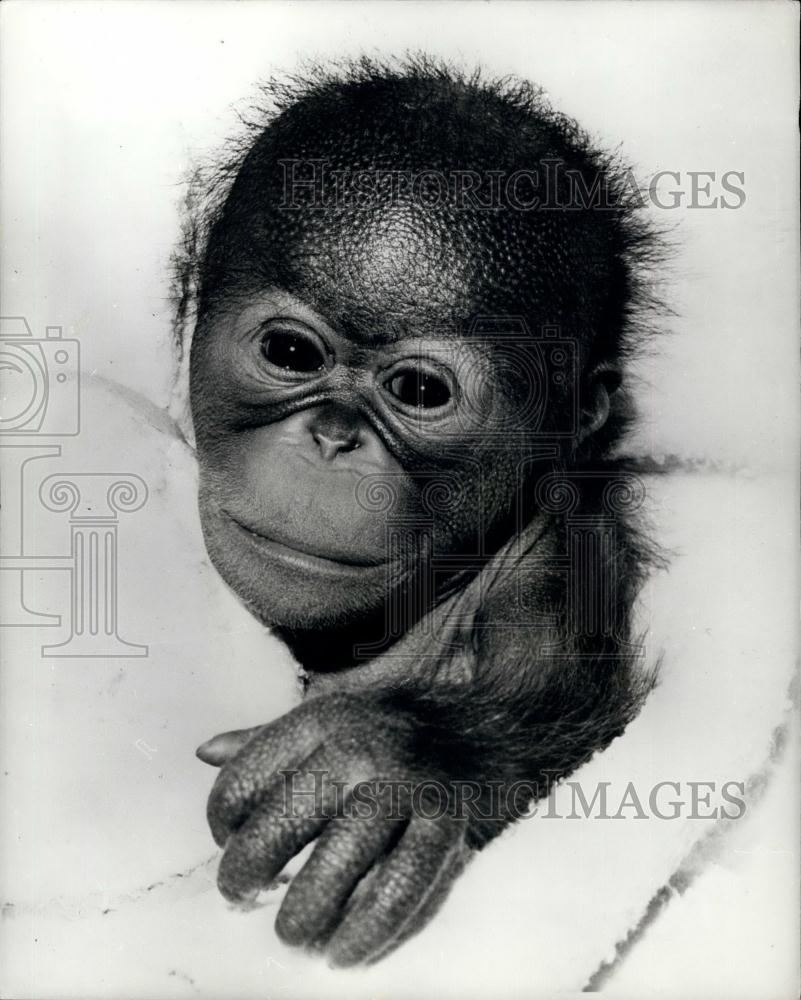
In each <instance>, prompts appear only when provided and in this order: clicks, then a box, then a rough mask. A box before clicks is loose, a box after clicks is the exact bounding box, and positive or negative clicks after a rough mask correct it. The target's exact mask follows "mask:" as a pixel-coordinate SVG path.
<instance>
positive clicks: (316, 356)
mask: <svg viewBox="0 0 801 1000" xmlns="http://www.w3.org/2000/svg"><path fill="white" fill-rule="evenodd" d="M261 353H262V354H263V355H264V357H265V359H266V360H267V361H269V363H270V364H271V365H273V366H274V367H275V368H280V369H281V370H282V371H285V372H298V373H300V374H308V373H309V372H319V371H322V370H323V368H325V355H324V354H323V351H322V349H321V348H320V347H319V346H318V344H316V343H315V342H314V341H313V340H312V339H311V337H307V336H305V335H304V334H302V333H297V332H296V331H294V330H291V331H290V330H272V331H270V332H269V333H267V334H265V336H264V337H263V338H262V342H261Z"/></svg>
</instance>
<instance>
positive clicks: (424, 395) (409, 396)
mask: <svg viewBox="0 0 801 1000" xmlns="http://www.w3.org/2000/svg"><path fill="white" fill-rule="evenodd" d="M387 388H388V389H389V391H390V392H391V393H392V395H393V396H394V397H395V398H396V399H398V400H400V402H401V403H403V404H404V406H416V407H419V408H420V409H426V410H433V409H435V408H436V407H439V406H445V404H446V403H448V402H449V401H450V398H451V390H450V387H449V386H448V384H447V382H445V381H444V379H441V378H438V377H437V376H436V375H431V374H430V373H429V372H424V371H422V370H421V369H419V368H405V369H404V370H403V371H399V372H397V373H396V374H395V375H393V376H392V378H391V379H389V381H388V382H387Z"/></svg>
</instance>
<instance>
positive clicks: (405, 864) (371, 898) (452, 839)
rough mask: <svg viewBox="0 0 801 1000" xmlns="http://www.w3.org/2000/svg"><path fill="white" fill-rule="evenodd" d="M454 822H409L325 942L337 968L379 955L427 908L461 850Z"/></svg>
mask: <svg viewBox="0 0 801 1000" xmlns="http://www.w3.org/2000/svg"><path fill="white" fill-rule="evenodd" d="M460 845H461V837H460V832H459V828H458V827H457V826H456V825H455V824H452V823H448V822H443V821H431V820H414V821H412V822H411V823H410V824H409V826H408V828H407V830H406V832H405V833H404V835H403V837H402V838H401V840H400V842H399V844H398V846H397V847H396V848H395V850H394V851H393V852H392V853H391V854H390V855H389V856H388V857H387V859H386V860H385V861H384V862H383V863H382V864H381V865H380V867H379V868H378V869H377V870H376V871H375V874H371V875H368V876H367V878H366V879H365V880H364V881H363V884H362V885H361V886H359V888H358V889H357V891H356V892H354V894H353V896H352V898H351V903H350V905H349V906H348V908H347V912H346V914H345V916H344V919H343V920H342V923H341V924H340V926H339V927H338V928H337V930H336V931H335V932H334V934H333V935H332V937H331V940H330V941H329V942H328V954H329V958H330V960H331V963H332V964H333V965H335V966H340V967H342V966H349V965H357V964H358V963H360V962H366V961H368V960H369V959H370V958H371V956H372V955H373V954H375V953H377V952H379V951H380V950H383V949H384V948H386V947H387V945H388V944H389V943H390V942H391V941H392V940H393V938H394V937H395V936H396V935H398V934H399V933H400V932H401V931H402V930H403V928H404V925H405V924H406V921H407V920H410V919H412V918H413V917H414V915H415V914H416V913H417V911H418V910H421V908H422V907H423V905H424V904H425V902H426V900H427V898H428V895H429V892H430V891H431V889H432V887H433V886H434V885H435V884H436V881H437V877H438V875H439V874H440V871H441V869H442V868H443V867H444V866H446V865H449V864H450V863H451V859H452V856H453V855H454V854H455V853H456V852H457V851H458V850H459V849H460Z"/></svg>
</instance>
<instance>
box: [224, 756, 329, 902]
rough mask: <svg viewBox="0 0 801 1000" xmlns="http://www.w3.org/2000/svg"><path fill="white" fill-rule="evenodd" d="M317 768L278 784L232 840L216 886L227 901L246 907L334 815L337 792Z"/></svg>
mask: <svg viewBox="0 0 801 1000" xmlns="http://www.w3.org/2000/svg"><path fill="white" fill-rule="evenodd" d="M317 764H318V765H320V766H318V767H315V766H314V761H313V760H312V761H310V767H309V768H308V769H306V768H304V769H302V770H300V771H298V772H296V773H295V774H294V775H293V777H292V782H291V787H290V786H289V784H288V783H286V782H284V781H283V780H282V779H280V777H279V779H278V780H277V781H276V782H274V784H273V786H272V787H271V789H270V790H269V792H268V793H267V794H266V795H265V797H264V799H263V801H262V802H261V803H260V805H259V806H258V807H257V808H256V809H255V810H254V811H253V812H252V813H251V815H250V816H249V817H248V819H247V820H246V821H245V822H244V823H243V824H242V825H241V826H240V828H239V829H238V830H237V831H236V832H235V833H233V834H231V835H230V836H229V837H228V841H227V843H226V845H225V852H224V853H223V856H222V859H221V861H220V867H219V870H218V872H217V886H218V888H219V890H220V892H221V893H222V894H223V896H225V898H226V899H227V900H229V902H232V903H238V904H248V903H250V902H252V901H253V900H254V898H255V896H256V895H257V894H258V892H259V890H260V889H266V888H267V887H268V886H269V885H270V884H271V883H272V882H273V881H274V880H275V878H276V876H277V875H278V874H279V872H280V871H281V869H282V868H283V867H284V866H285V865H286V864H287V862H289V861H291V859H292V858H293V857H294V856H295V855H296V854H297V853H298V851H300V850H302V848H304V847H305V846H306V844H308V843H309V842H310V841H311V840H313V839H314V838H315V837H316V836H317V835H318V834H319V833H320V831H321V830H322V829H323V828H324V827H325V825H326V823H327V822H328V820H329V819H330V817H331V816H333V814H334V809H335V807H336V801H335V789H334V786H333V785H332V783H331V782H330V781H328V780H326V779H325V771H324V770H323V769H322V766H321V761H320V760H318V761H317Z"/></svg>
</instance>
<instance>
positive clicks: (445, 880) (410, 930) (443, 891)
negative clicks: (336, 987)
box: [367, 847, 471, 965]
mask: <svg viewBox="0 0 801 1000" xmlns="http://www.w3.org/2000/svg"><path fill="white" fill-rule="evenodd" d="M470 853H471V852H469V851H468V849H467V848H466V847H464V848H462V849H461V850H457V851H456V852H455V853H454V854H453V855H452V856H451V860H450V862H449V863H448V864H446V865H444V866H443V868H442V870H441V871H440V873H439V875H438V876H437V879H436V881H435V883H434V885H432V886H431V889H430V890H429V893H428V896H427V897H426V899H425V900H424V901H423V905H422V906H421V907H420V908H419V909H418V910H416V911H415V912H414V913H413V914H411V916H410V917H409V919H408V920H407V921H406V922H405V923H404V924H403V926H402V927H401V929H400V931H399V932H398V933H397V934H396V935H395V936H394V937H393V938H391V939H390V940H389V941H388V942H387V943H386V945H385V946H384V947H383V948H379V950H378V951H376V952H373V954H372V955H371V956H370V957H369V958H368V959H367V964H368V965H373V964H374V963H375V962H380V961H381V960H382V959H384V958H386V957H387V955H389V954H391V953H392V952H393V951H395V949H396V948H400V946H401V945H402V944H404V942H406V941H408V940H409V938H410V937H414V935H415V934H417V933H418V931H421V930H422V929H423V928H424V927H425V926H426V924H427V923H428V922H429V921H430V920H432V919H433V918H434V917H435V916H436V915H437V913H438V912H439V910H440V909H441V907H442V904H443V903H444V902H445V900H446V899H447V898H448V896H449V895H450V891H451V888H452V887H453V883H454V882H455V881H456V879H457V878H458V877H459V875H460V874H461V873H462V872H463V871H464V869H465V866H466V865H467V862H468V861H469V860H470Z"/></svg>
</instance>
